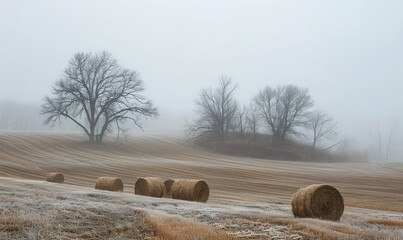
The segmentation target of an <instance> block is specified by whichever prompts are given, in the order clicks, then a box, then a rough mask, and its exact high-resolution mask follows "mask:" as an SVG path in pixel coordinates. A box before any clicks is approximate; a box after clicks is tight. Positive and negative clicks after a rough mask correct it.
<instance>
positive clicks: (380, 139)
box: [371, 123, 397, 163]
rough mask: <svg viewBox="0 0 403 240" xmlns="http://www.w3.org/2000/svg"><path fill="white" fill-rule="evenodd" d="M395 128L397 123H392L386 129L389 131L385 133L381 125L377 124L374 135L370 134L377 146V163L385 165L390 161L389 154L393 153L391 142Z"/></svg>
mask: <svg viewBox="0 0 403 240" xmlns="http://www.w3.org/2000/svg"><path fill="white" fill-rule="evenodd" d="M396 128H397V123H393V124H391V125H390V127H389V129H388V130H389V131H387V129H386V128H382V127H381V124H380V123H378V126H377V127H376V134H371V135H372V137H373V140H374V141H375V143H376V145H377V154H378V161H379V163H387V162H389V160H390V156H391V153H392V152H393V151H392V150H393V141H394V134H395V132H396Z"/></svg>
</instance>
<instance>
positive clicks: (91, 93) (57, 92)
mask: <svg viewBox="0 0 403 240" xmlns="http://www.w3.org/2000/svg"><path fill="white" fill-rule="evenodd" d="M143 91H144V87H143V82H142V81H141V80H140V78H139V74H138V73H137V72H136V71H133V70H129V69H125V68H123V67H121V66H119V64H118V62H117V61H116V60H115V59H114V58H113V57H112V56H111V55H110V54H109V53H107V52H99V53H77V54H75V55H74V57H73V58H72V59H71V60H70V62H69V64H68V66H67V68H66V69H65V70H64V74H63V76H62V78H61V79H60V80H58V81H57V82H56V83H55V84H54V86H53V96H52V97H49V96H46V97H45V98H44V102H43V104H42V111H41V113H42V114H45V115H46V116H47V119H46V122H45V123H46V124H49V123H51V124H52V125H54V124H55V122H56V121H58V120H59V119H61V118H66V119H69V120H71V121H73V122H74V123H75V124H77V126H79V127H80V128H81V129H82V130H83V131H84V132H85V133H86V134H87V136H88V138H89V141H90V142H102V138H103V137H104V135H105V133H106V132H107V131H109V130H111V126H112V124H111V123H114V122H115V123H121V124H123V123H125V122H127V121H130V122H133V123H134V124H136V125H137V126H138V127H140V128H141V126H142V125H141V122H140V118H141V117H155V116H157V109H156V108H155V107H154V106H153V104H152V102H151V101H150V100H148V99H147V98H145V97H144V96H143V95H142V92H143Z"/></svg>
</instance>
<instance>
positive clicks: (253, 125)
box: [246, 103, 260, 142]
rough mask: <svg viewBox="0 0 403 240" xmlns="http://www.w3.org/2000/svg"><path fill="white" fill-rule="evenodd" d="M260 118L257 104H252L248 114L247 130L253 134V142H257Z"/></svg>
mask: <svg viewBox="0 0 403 240" xmlns="http://www.w3.org/2000/svg"><path fill="white" fill-rule="evenodd" d="M259 124H260V117H259V112H258V109H257V108H256V106H255V104H253V103H252V104H250V107H249V109H248V110H247V112H246V125H247V128H248V129H249V130H250V131H251V132H252V135H253V141H254V142H256V141H257V134H258V130H259Z"/></svg>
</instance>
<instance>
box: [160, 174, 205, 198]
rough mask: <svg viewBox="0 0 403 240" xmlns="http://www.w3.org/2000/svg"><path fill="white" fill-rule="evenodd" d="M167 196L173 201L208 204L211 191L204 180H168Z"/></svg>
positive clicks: (166, 183)
mask: <svg viewBox="0 0 403 240" xmlns="http://www.w3.org/2000/svg"><path fill="white" fill-rule="evenodd" d="M164 184H165V190H166V191H165V195H164V197H170V198H173V199H181V200H186V201H196V202H207V200H208V198H209V195H210V189H209V187H208V185H207V183H206V181H204V180H196V179H175V180H172V179H171V180H166V181H165V182H164Z"/></svg>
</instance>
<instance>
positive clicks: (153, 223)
mask: <svg viewBox="0 0 403 240" xmlns="http://www.w3.org/2000/svg"><path fill="white" fill-rule="evenodd" d="M146 219H147V222H148V225H149V226H150V227H151V229H152V230H153V231H154V234H155V236H156V237H159V238H161V239H164V240H210V239H211V240H212V239H214V240H237V239H239V238H236V237H233V236H230V235H228V234H227V233H225V232H222V231H218V232H217V231H213V230H212V229H211V228H209V227H208V226H207V225H205V224H200V223H196V222H194V221H192V220H189V219H181V218H179V217H173V216H161V215H159V216H150V215H149V216H148V217H147V218H146Z"/></svg>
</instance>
